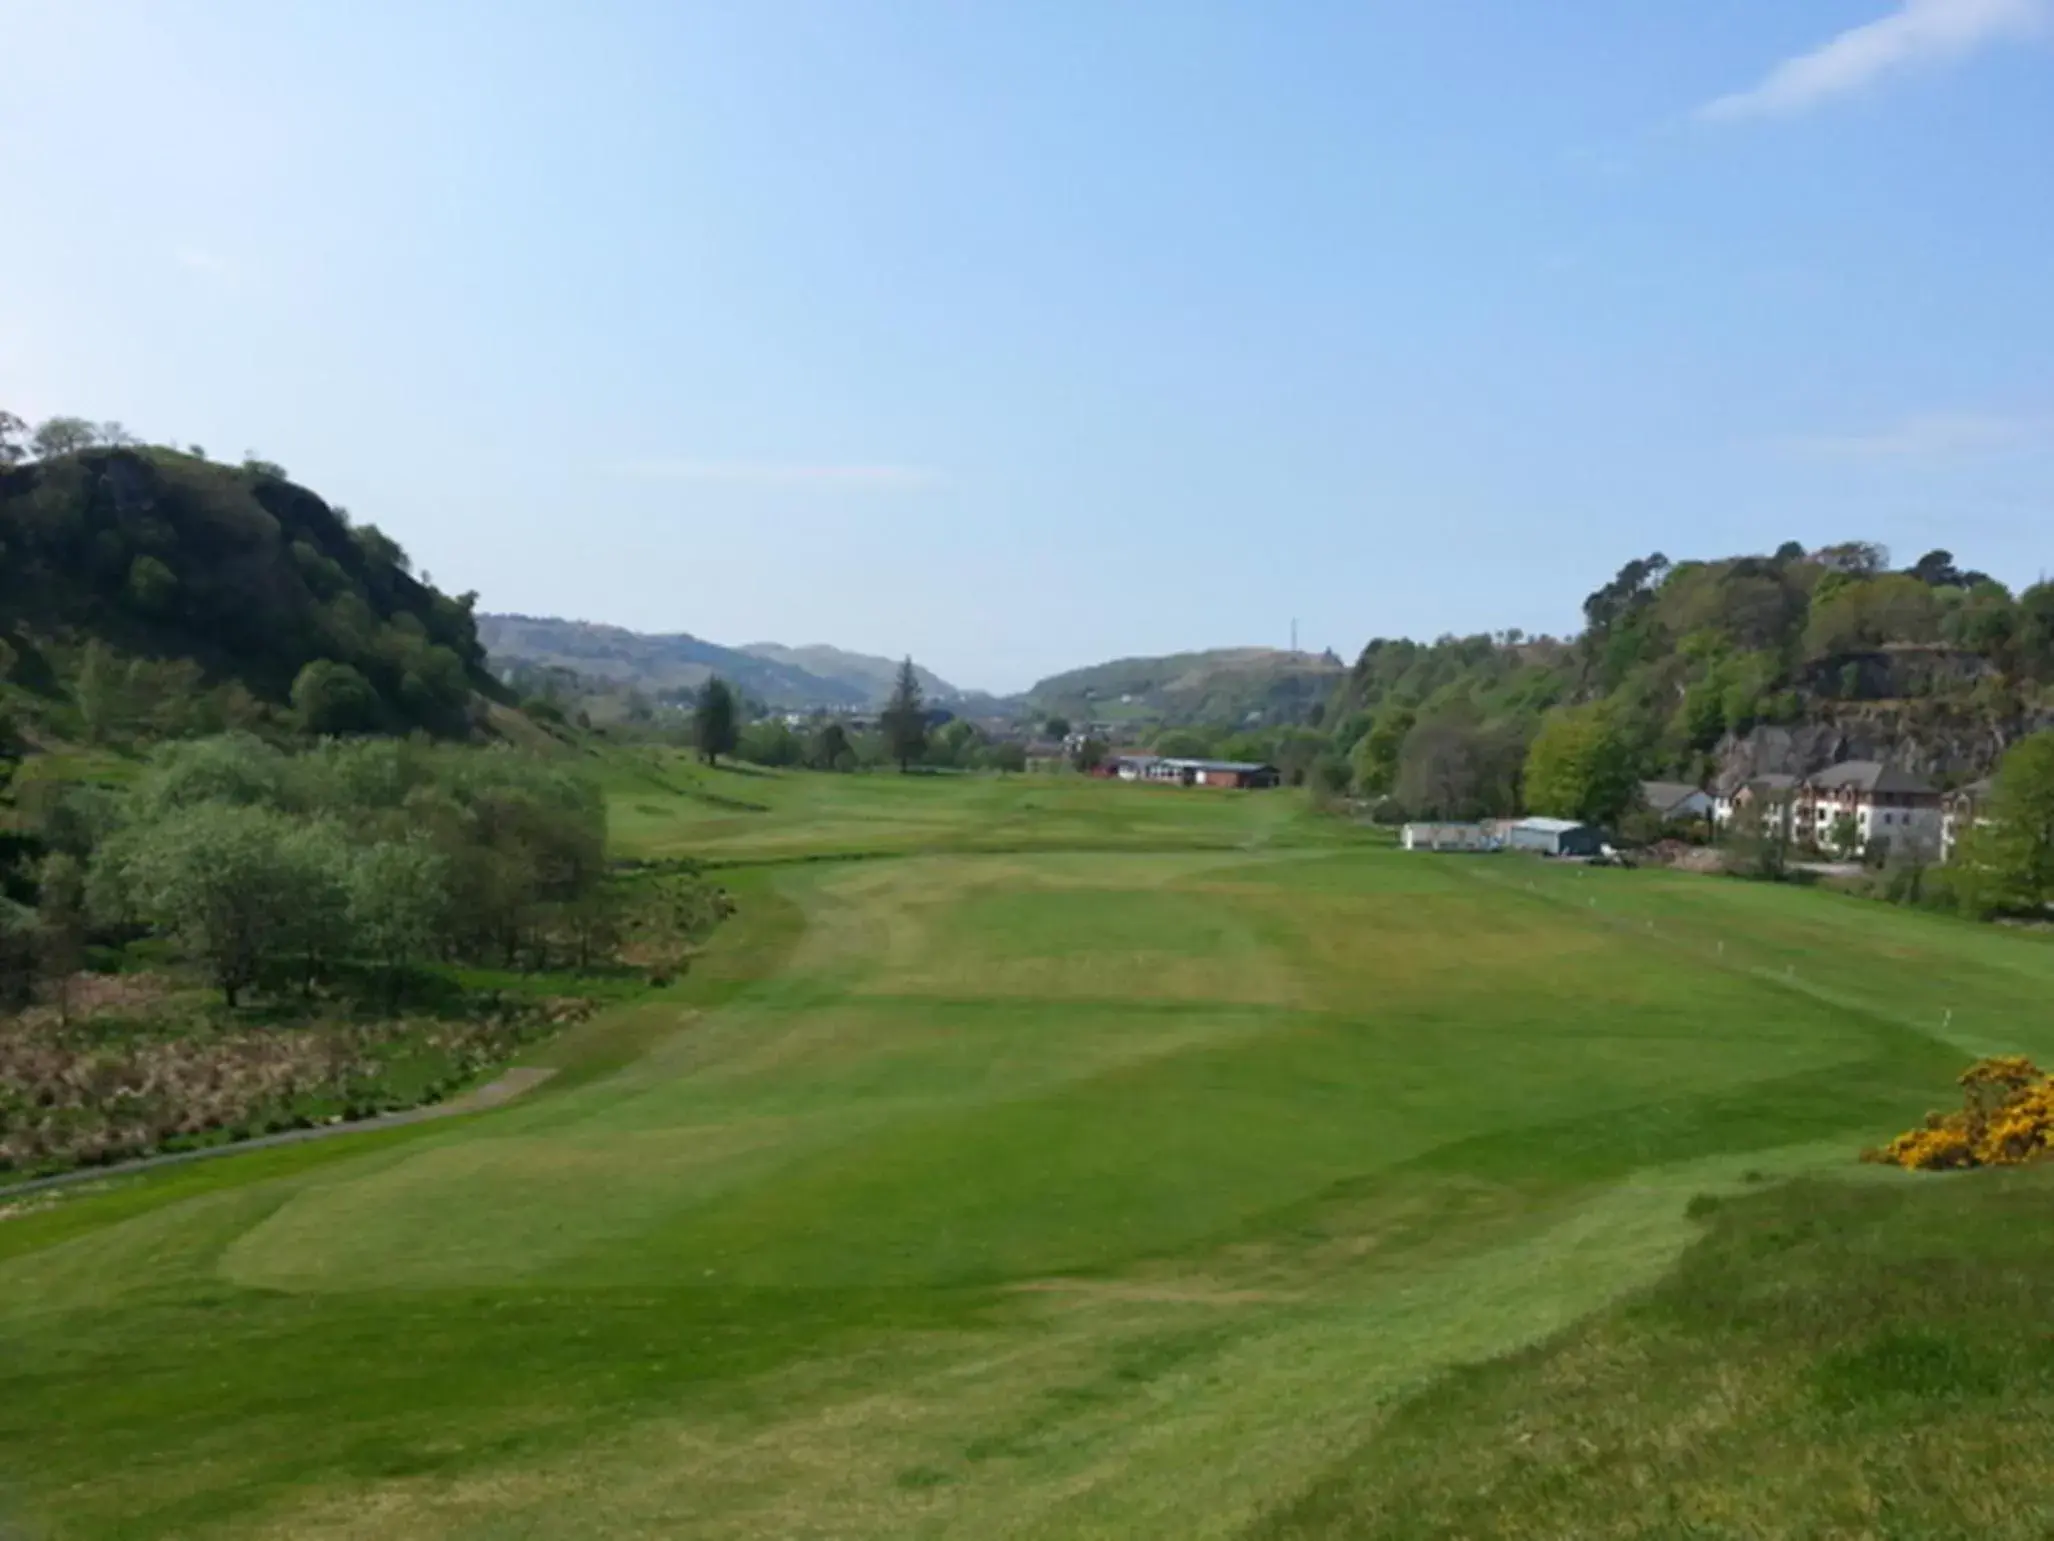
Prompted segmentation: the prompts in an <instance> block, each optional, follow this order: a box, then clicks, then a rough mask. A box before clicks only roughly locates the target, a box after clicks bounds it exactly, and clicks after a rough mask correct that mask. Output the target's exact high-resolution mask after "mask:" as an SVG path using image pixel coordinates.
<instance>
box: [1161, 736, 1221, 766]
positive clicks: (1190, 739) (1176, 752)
mask: <svg viewBox="0 0 2054 1541" xmlns="http://www.w3.org/2000/svg"><path fill="white" fill-rule="evenodd" d="M1155 752H1156V753H1157V754H1159V755H1161V756H1162V757H1163V758H1164V759H1165V760H1203V759H1205V758H1207V757H1208V756H1209V755H1211V753H1212V739H1211V738H1209V737H1208V736H1207V735H1206V734H1203V733H1201V732H1199V731H1198V730H1197V729H1196V728H1170V729H1168V730H1166V731H1164V732H1162V733H1159V734H1157V735H1156V740H1155Z"/></svg>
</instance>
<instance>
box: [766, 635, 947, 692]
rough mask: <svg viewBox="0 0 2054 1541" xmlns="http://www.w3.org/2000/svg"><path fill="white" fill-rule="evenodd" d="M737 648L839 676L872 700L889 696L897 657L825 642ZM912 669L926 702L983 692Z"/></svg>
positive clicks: (895, 677)
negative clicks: (869, 694)
mask: <svg viewBox="0 0 2054 1541" xmlns="http://www.w3.org/2000/svg"><path fill="white" fill-rule="evenodd" d="M737 651H738V652H743V653H747V654H748V655H749V656H750V657H752V658H765V659H768V660H770V661H771V662H772V663H779V664H784V665H785V666H786V667H788V668H793V669H800V670H803V671H804V672H805V673H807V674H810V675H813V676H814V677H815V678H817V679H824V680H839V681H842V682H843V683H845V684H849V685H853V686H856V687H858V688H859V689H863V690H867V691H869V692H870V693H871V696H872V698H873V699H874V700H876V701H884V700H886V699H888V698H889V697H890V695H891V692H892V686H893V685H894V684H896V683H897V681H898V677H899V660H898V659H896V658H885V657H882V656H880V655H878V654H876V653H852V652H850V651H849V650H848V649H847V648H840V647H833V646H830V645H829V644H828V643H825V642H814V643H809V644H808V645H806V646H805V647H787V646H785V645H784V644H783V643H781V642H751V643H748V644H747V645H745V646H743V647H741V648H739V649H737ZM913 673H914V676H915V677H916V678H917V679H918V680H919V681H920V689H921V690H922V691H923V692H925V694H926V696H927V699H928V700H929V701H930V702H940V703H943V704H946V703H947V702H950V701H956V700H961V699H963V698H965V697H969V696H977V695H982V694H983V692H982V691H974V690H958V689H957V688H956V687H955V686H954V685H951V684H950V683H949V682H948V681H947V680H945V679H943V678H942V677H941V676H940V675H938V674H936V673H935V672H934V671H933V670H932V669H923V668H921V667H920V665H918V664H915V665H913Z"/></svg>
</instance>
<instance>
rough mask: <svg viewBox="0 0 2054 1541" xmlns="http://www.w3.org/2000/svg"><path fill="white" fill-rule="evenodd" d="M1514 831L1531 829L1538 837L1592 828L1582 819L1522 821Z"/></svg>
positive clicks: (1535, 819)
mask: <svg viewBox="0 0 2054 1541" xmlns="http://www.w3.org/2000/svg"><path fill="white" fill-rule="evenodd" d="M1512 827H1513V828H1514V829H1530V830H1532V831H1533V832H1534V833H1535V834H1537V835H1566V834H1568V833H1569V831H1570V830H1572V829H1588V828H1589V827H1590V826H1589V825H1587V824H1585V823H1584V822H1583V821H1582V820H1580V819H1546V818H1531V819H1521V820H1520V821H1519V822H1518V823H1517V824H1514V825H1513V826H1512Z"/></svg>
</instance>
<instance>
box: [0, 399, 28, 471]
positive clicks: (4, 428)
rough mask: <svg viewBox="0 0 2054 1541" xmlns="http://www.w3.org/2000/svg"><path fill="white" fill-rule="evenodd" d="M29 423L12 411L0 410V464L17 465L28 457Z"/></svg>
mask: <svg viewBox="0 0 2054 1541" xmlns="http://www.w3.org/2000/svg"><path fill="white" fill-rule="evenodd" d="M28 431H29V425H28V424H27V423H24V422H23V421H22V420H21V419H20V418H18V417H16V416H15V415H14V414H13V413H12V412H0V466H11V465H19V464H20V463H21V462H22V461H23V460H25V459H27V458H28V452H29V450H28Z"/></svg>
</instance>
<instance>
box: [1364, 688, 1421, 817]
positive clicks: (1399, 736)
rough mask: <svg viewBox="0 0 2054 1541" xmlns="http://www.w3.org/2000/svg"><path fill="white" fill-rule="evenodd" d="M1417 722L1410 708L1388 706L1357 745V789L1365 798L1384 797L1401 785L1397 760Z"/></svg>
mask: <svg viewBox="0 0 2054 1541" xmlns="http://www.w3.org/2000/svg"><path fill="white" fill-rule="evenodd" d="M1417 720H1418V717H1417V714H1416V713H1414V711H1413V710H1412V708H1411V707H1409V706H1387V707H1385V708H1384V709H1383V710H1382V711H1380V712H1378V713H1377V715H1376V722H1375V723H1374V725H1373V726H1371V728H1370V730H1369V731H1368V732H1367V733H1365V734H1363V735H1362V738H1361V740H1360V741H1359V742H1358V743H1357V744H1356V746H1355V756H1354V770H1355V790H1356V791H1358V792H1360V793H1361V794H1362V795H1363V796H1364V797H1383V796H1385V795H1386V794H1388V793H1389V792H1390V791H1391V789H1392V788H1393V787H1395V786H1396V785H1397V783H1398V757H1399V754H1400V753H1401V752H1402V751H1403V750H1404V748H1405V736H1406V735H1407V734H1408V733H1410V732H1411V731H1412V726H1413V724H1414V723H1415V722H1416V721H1417Z"/></svg>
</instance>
